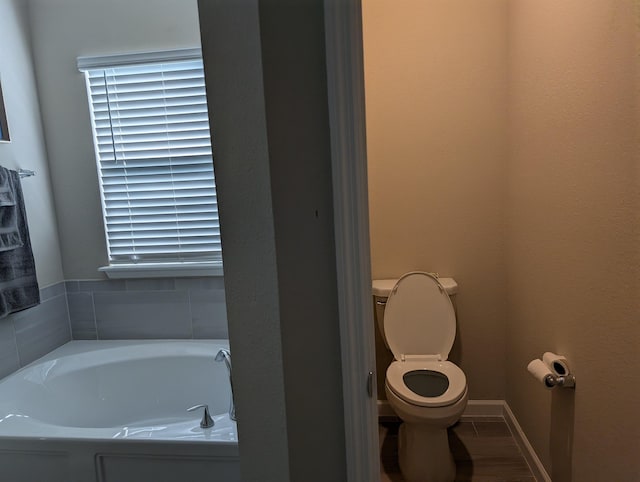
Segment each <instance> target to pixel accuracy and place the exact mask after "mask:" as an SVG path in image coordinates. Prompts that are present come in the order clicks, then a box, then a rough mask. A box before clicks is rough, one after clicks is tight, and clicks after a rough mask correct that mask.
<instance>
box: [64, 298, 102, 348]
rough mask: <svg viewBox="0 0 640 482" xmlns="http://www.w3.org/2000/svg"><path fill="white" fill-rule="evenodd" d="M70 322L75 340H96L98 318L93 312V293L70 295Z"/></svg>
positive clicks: (68, 300) (68, 299)
mask: <svg viewBox="0 0 640 482" xmlns="http://www.w3.org/2000/svg"><path fill="white" fill-rule="evenodd" d="M67 303H68V304H69V320H70V323H71V333H72V336H73V339H74V340H96V339H97V338H98V333H97V331H96V317H95V313H94V310H93V293H85V292H78V293H68V294H67Z"/></svg>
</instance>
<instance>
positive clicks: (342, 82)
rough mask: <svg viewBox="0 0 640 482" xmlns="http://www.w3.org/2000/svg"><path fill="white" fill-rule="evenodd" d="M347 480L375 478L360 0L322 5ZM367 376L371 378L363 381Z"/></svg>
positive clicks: (336, 0)
mask: <svg viewBox="0 0 640 482" xmlns="http://www.w3.org/2000/svg"><path fill="white" fill-rule="evenodd" d="M325 35H326V57H327V80H328V94H329V121H330V126H331V158H332V171H333V200H334V224H335V239H336V263H337V275H338V290H339V295H338V299H339V311H340V313H339V314H340V342H341V351H342V383H343V392H344V416H345V443H346V458H347V480H348V481H349V482H377V481H379V480H380V467H379V463H380V462H379V456H378V425H377V396H376V393H377V391H376V383H375V380H376V377H375V349H374V332H373V304H372V298H371V261H370V254H369V207H368V185H367V153H366V132H365V104H364V101H365V99H364V68H363V53H362V7H361V4H360V0H325ZM369 373H372V376H369Z"/></svg>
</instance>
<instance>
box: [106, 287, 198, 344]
mask: <svg viewBox="0 0 640 482" xmlns="http://www.w3.org/2000/svg"><path fill="white" fill-rule="evenodd" d="M93 301H94V308H95V315H96V324H97V329H98V338H99V339H100V340H123V339H144V338H157V339H168V338H192V336H193V333H192V327H191V318H190V313H189V298H188V295H187V292H185V291H135V292H107V291H104V292H94V293H93Z"/></svg>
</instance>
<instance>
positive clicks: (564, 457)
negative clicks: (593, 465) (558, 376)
mask: <svg viewBox="0 0 640 482" xmlns="http://www.w3.org/2000/svg"><path fill="white" fill-rule="evenodd" d="M574 406H575V390H567V389H555V390H553V393H552V395H551V427H550V431H549V433H550V446H549V449H550V451H551V479H552V480H553V481H554V482H571V480H573V479H572V456H573V424H574V417H575V411H574Z"/></svg>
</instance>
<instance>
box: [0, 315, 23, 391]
mask: <svg viewBox="0 0 640 482" xmlns="http://www.w3.org/2000/svg"><path fill="white" fill-rule="evenodd" d="M19 368H20V359H19V358H18V347H17V346H16V335H15V332H14V330H13V323H12V322H11V320H10V319H9V318H8V317H7V318H4V319H2V320H0V379H2V378H4V377H6V376H7V375H10V374H11V373H13V372H15V371H16V370H18V369H19Z"/></svg>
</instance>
